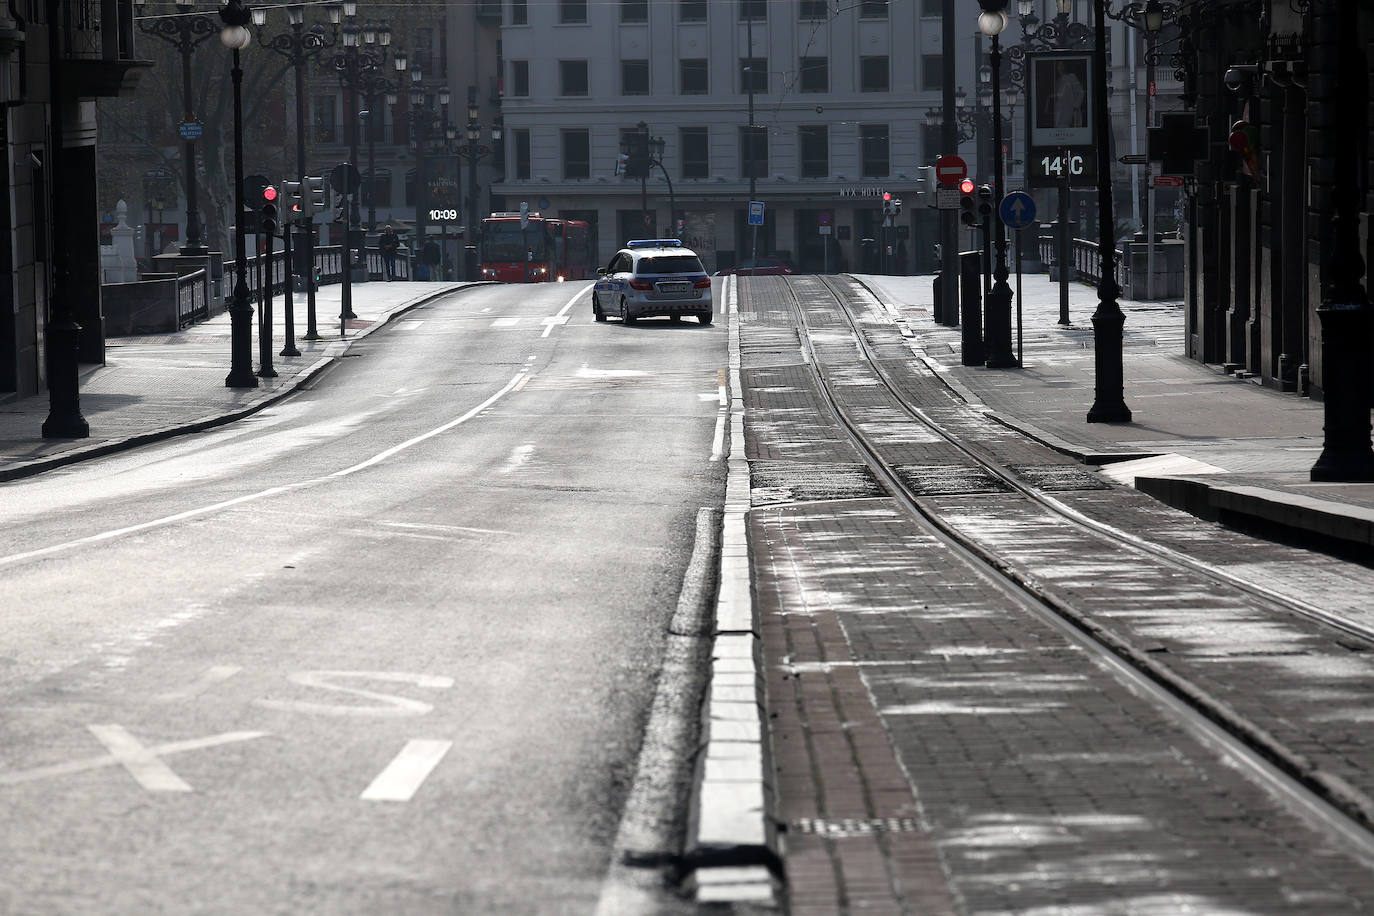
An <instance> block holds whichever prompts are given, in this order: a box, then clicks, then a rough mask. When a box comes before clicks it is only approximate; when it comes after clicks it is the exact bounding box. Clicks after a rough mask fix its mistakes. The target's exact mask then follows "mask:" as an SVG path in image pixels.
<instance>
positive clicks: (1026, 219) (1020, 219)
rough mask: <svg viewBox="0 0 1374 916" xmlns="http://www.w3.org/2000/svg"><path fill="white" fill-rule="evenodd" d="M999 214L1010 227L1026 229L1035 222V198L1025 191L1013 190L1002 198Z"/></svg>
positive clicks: (998, 209)
mask: <svg viewBox="0 0 1374 916" xmlns="http://www.w3.org/2000/svg"><path fill="white" fill-rule="evenodd" d="M997 215H998V216H1000V217H1001V218H1002V222H1003V223H1005V224H1006V225H1007V227H1008V228H1010V229H1024V228H1026V227H1027V226H1029V225H1030V224H1031V223H1033V222H1035V198H1033V197H1031V196H1030V195H1029V194H1027V193H1026V192H1025V191H1012V192H1011V193H1010V194H1008V195H1007V196H1006V197H1003V198H1002V205H1001V206H1000V207H998V208H997Z"/></svg>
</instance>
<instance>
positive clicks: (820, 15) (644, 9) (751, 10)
mask: <svg viewBox="0 0 1374 916" xmlns="http://www.w3.org/2000/svg"><path fill="white" fill-rule="evenodd" d="M509 2H510V14H509V24H510V25H529V21H530V11H529V0H509ZM942 2H943V0H921V15H922V16H940V15H942V12H943V10H942V6H941V4H942ZM619 5H620V21H621V22H623V23H630V24H638V23H645V22H648V21H649V0H619ZM769 5H770V0H736V3H735V17H736V19H737V21H739V22H767V21H768V9H769ZM774 5H776V4H774ZM888 5H889V0H860V2H859V3H858V12H859V18H860V19H870V20H873V19H876V20H885V19H887V18H888V15H887V10H888ZM707 8H708V0H678V2H677V19H678V22H705V21H706V14H707ZM795 8H796V12H797V20H798V21H800V22H824V21H825V20H827V19H829V18H831V16H832V15H833V13H832V11H831V9H830V7H829V5H828V3H827V0H796V4H795ZM558 21H559V22H560V23H562V24H563V25H585V24H586V22H587V0H558Z"/></svg>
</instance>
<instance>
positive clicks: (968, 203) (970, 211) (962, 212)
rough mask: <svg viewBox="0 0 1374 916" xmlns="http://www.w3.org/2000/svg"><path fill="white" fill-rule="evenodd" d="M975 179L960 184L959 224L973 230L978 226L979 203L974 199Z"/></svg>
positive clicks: (968, 179)
mask: <svg viewBox="0 0 1374 916" xmlns="http://www.w3.org/2000/svg"><path fill="white" fill-rule="evenodd" d="M973 191H974V186H973V179H972V178H965V179H964V180H963V181H961V182H959V222H961V223H963V224H964V225H965V226H968V227H970V228H972V227H973V226H976V225H978V201H976V200H975V199H974V197H973Z"/></svg>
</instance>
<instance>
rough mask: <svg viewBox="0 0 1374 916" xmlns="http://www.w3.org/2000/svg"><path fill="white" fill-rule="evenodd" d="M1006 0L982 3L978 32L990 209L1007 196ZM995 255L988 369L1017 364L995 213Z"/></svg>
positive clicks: (1003, 231)
mask: <svg viewBox="0 0 1374 916" xmlns="http://www.w3.org/2000/svg"><path fill="white" fill-rule="evenodd" d="M1005 2H1006V0H982V3H983V12H982V13H980V14H979V16H978V31H980V32H982V33H983V34H984V35H987V36H989V37H990V38H991V39H992V80H991V89H992V92H991V95H992V174H993V179H992V195H993V200H992V203H993V207H994V208H996V207H1000V206H1001V202H1002V198H1003V197H1004V196H1005V194H1006V189H1005V176H1004V174H1003V166H1002V46H1001V44H1000V39H999V36H1000V35H1001V34H1002V30H1003V29H1005V28H1006V27H1007V14H1006V11H1005V10H1004V9H1002V6H1003V5H1004V4H1005ZM990 218H991V219H992V225H993V244H994V246H995V247H996V249H997V256H996V259H995V262H994V266H993V284H992V291H991V292H990V293H989V294H988V304H987V324H986V331H985V334H986V339H987V362H986V365H987V367H988V368H989V369H1006V368H1010V367H1013V366H1017V365H1019V363H1018V361H1017V359H1016V357H1015V355H1013V353H1012V351H1011V301H1012V293H1011V286H1010V285H1009V284H1008V283H1007V275H1008V273H1009V271H1008V270H1007V227H1006V226H1005V225H1003V223H1002V220H1001V218H1000V217H999V216H998V214H997V213H996V212H994V213H993V214H992V216H991V217H990Z"/></svg>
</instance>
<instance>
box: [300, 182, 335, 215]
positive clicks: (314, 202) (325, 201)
mask: <svg viewBox="0 0 1374 916" xmlns="http://www.w3.org/2000/svg"><path fill="white" fill-rule="evenodd" d="M328 193H329V192H328V191H327V190H326V188H325V184H324V176H323V175H314V176H310V175H307V176H306V179H305V192H304V194H303V195H302V196H301V212H302V215H303V216H314V215H315V214H316V213H323V212H324V211H325V210H327V209H329V198H328V196H327V195H328Z"/></svg>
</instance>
